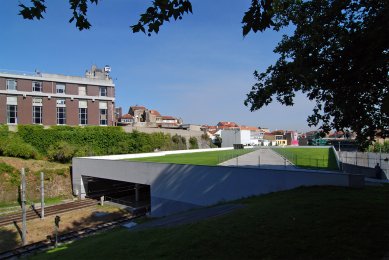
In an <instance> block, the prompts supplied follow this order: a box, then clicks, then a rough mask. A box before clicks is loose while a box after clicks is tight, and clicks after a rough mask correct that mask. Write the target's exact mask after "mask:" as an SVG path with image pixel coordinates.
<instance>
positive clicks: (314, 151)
mask: <svg viewBox="0 0 389 260" xmlns="http://www.w3.org/2000/svg"><path fill="white" fill-rule="evenodd" d="M273 150H274V151H275V152H277V153H279V154H280V155H282V156H284V157H285V158H287V159H288V160H289V161H291V162H292V163H293V164H294V165H296V166H298V167H301V168H309V169H326V170H338V164H337V162H336V158H335V154H334V152H333V150H332V149H330V148H273Z"/></svg>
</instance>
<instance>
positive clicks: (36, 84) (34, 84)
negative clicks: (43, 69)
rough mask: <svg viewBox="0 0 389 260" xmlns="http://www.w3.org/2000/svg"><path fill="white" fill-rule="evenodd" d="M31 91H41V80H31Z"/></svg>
mask: <svg viewBox="0 0 389 260" xmlns="http://www.w3.org/2000/svg"><path fill="white" fill-rule="evenodd" d="M32 91H33V92H42V82H37V81H33V82H32Z"/></svg>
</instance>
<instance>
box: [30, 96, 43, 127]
mask: <svg viewBox="0 0 389 260" xmlns="http://www.w3.org/2000/svg"><path fill="white" fill-rule="evenodd" d="M32 123H33V124H42V98H33V99H32Z"/></svg>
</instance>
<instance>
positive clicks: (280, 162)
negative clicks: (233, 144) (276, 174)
mask: <svg viewBox="0 0 389 260" xmlns="http://www.w3.org/2000/svg"><path fill="white" fill-rule="evenodd" d="M219 165H221V166H236V167H250V168H253V167H255V168H263V169H273V170H296V169H297V168H296V167H295V166H294V165H293V164H292V163H291V162H289V161H288V160H286V159H284V158H283V157H282V156H281V155H279V154H278V153H276V152H275V151H273V150H272V149H270V148H260V149H257V150H255V151H254V152H251V153H247V154H244V155H241V156H238V157H237V158H233V159H231V160H228V161H225V162H222V163H220V164H219Z"/></svg>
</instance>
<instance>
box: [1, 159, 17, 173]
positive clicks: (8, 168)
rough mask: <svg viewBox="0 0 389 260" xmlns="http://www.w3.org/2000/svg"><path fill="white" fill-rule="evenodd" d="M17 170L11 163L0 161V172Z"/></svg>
mask: <svg viewBox="0 0 389 260" xmlns="http://www.w3.org/2000/svg"><path fill="white" fill-rule="evenodd" d="M15 172H16V169H15V168H14V167H12V166H11V165H9V164H6V163H3V162H0V174H2V173H9V174H13V173H15Z"/></svg>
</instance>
